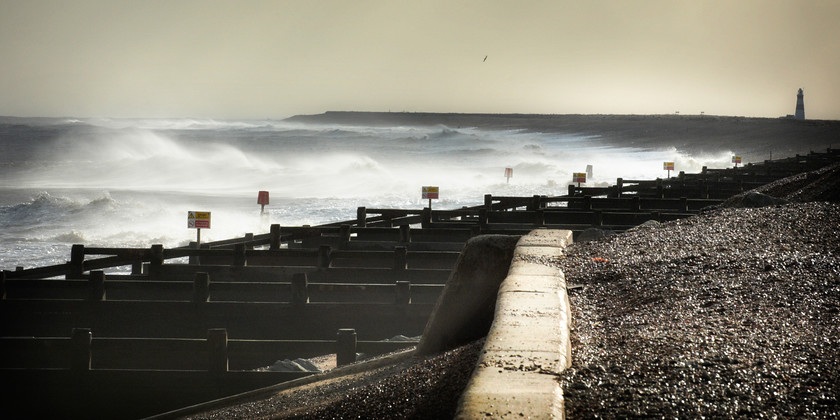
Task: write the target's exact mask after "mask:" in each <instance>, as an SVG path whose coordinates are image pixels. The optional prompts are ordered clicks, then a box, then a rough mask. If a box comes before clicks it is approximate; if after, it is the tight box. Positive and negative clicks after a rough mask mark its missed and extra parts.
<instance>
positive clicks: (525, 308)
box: [456, 229, 572, 419]
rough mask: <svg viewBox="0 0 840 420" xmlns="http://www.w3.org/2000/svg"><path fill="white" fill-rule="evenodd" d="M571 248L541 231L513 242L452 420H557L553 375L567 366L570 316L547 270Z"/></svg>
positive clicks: (561, 289) (554, 274)
mask: <svg viewBox="0 0 840 420" xmlns="http://www.w3.org/2000/svg"><path fill="white" fill-rule="evenodd" d="M571 241H572V232H571V231H568V230H547V229H539V230H535V231H532V232H531V233H530V234H528V235H526V236H523V237H522V238H520V239H519V241H518V243H517V245H516V249H515V251H514V255H513V259H512V262H511V265H510V269H509V271H508V274H507V277H506V278H505V279H504V281H503V282H502V284H501V286H500V287H499V289H498V297H497V300H496V309H495V316H494V319H493V323H492V326H491V327H490V332H489V333H488V335H487V340H486V342H485V345H484V349H483V351H482V354H481V356H480V358H479V361H478V365H477V366H476V369H475V371H474V372H473V375H472V377H471V378H470V382H469V384H468V385H467V389H466V391H465V392H464V394H463V395H462V396H461V402H460V405H459V408H458V412H457V414H456V418H459V419H478V418H481V419H487V418H493V419H504V418H516V419H521V418H529V419H562V418H564V414H563V393H562V390H561V389H560V386H559V383H558V381H557V375H558V374H559V373H560V372H562V371H563V370H564V369H566V368H567V367H569V366H570V365H571V343H570V341H569V326H570V322H571V313H570V307H569V296H568V294H567V291H566V281H565V277H564V276H563V273H562V271H560V270H559V269H558V268H556V267H553V266H551V265H550V262H551V260H552V259H555V258H558V257H560V256H562V254H563V251H564V249H565V247H566V245H568V244H570V243H571Z"/></svg>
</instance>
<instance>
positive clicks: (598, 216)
mask: <svg viewBox="0 0 840 420" xmlns="http://www.w3.org/2000/svg"><path fill="white" fill-rule="evenodd" d="M592 225H593V226H603V225H604V213H603V212H602V211H601V210H595V211H593V212H592Z"/></svg>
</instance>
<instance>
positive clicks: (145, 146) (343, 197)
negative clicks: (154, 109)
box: [0, 117, 732, 270]
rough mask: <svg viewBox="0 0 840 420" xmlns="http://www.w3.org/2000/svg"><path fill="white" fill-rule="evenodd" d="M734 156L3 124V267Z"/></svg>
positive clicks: (199, 124) (199, 126) (695, 165)
mask: <svg viewBox="0 0 840 420" xmlns="http://www.w3.org/2000/svg"><path fill="white" fill-rule="evenodd" d="M731 155H732V153H731V152H730V151H726V150H722V151H720V153H715V154H713V155H709V156H689V155H682V154H679V153H677V152H676V150H675V149H674V148H673V147H663V148H661V149H653V150H651V149H637V148H632V147H623V146H622V145H621V144H615V143H611V142H610V141H609V139H603V138H599V137H598V136H580V135H573V134H569V135H564V134H557V133H553V134H547V133H546V134H542V133H529V132H524V131H488V130H482V129H477V128H469V127H466V128H465V127H460V128H452V127H446V126H434V127H408V126H394V127H366V126H347V125H341V126H339V125H303V124H300V123H290V122H287V121H282V120H262V121H253V120H248V121H218V120H195V119H66V118H65V119H51V118H11V117H0V269H4V270H14V269H15V268H16V267H18V266H22V267H26V268H31V267H35V266H42V265H51V264H59V263H63V262H65V261H67V260H69V258H70V247H71V245H73V244H77V243H78V244H85V245H86V246H121V247H143V248H145V247H149V246H151V245H152V244H163V245H164V246H165V247H173V246H180V245H185V244H188V243H189V242H190V241H194V240H195V239H196V231H195V229H188V228H187V212H188V211H209V212H211V227H210V229H202V230H201V240H202V242H207V241H213V240H220V239H227V238H230V237H235V236H241V235H243V234H245V233H249V232H251V233H255V234H259V233H266V232H268V229H269V225H270V224H271V223H279V224H281V225H287V226H299V225H304V224H309V225H317V224H321V223H328V222H336V221H341V220H350V219H354V218H355V216H356V208H357V207H359V206H366V207H369V208H409V209H421V208H423V207H426V206H428V202H427V201H426V200H423V199H422V198H421V188H422V187H423V186H438V187H439V188H440V199H438V200H435V201H434V202H433V203H432V207H433V208H434V209H456V208H460V207H461V206H469V205H476V204H480V203H483V200H484V194H493V195H518V196H531V195H534V194H541V195H543V194H544V195H565V194H566V191H567V185H568V184H569V183H570V182H571V177H572V173H574V172H585V170H586V167H587V165H591V166H592V175H593V176H592V178H591V179H589V180H588V183H587V184H586V185H590V186H591V185H607V184H613V183H615V180H616V178H618V177H623V178H636V179H654V178H656V177H665V176H666V173H665V171H664V170H663V162H665V161H674V162H675V163H676V170H677V171H680V170H683V171H686V172H698V171H700V170H701V168H702V166H704V165H705V166H708V167H710V168H720V167H726V166H729V165H730V162H729V159H730V157H731ZM505 168H513V177H512V178H510V180H509V182H508V180H507V179H506V178H505ZM672 175H674V174H672ZM261 190H264V191H268V192H269V194H270V196H269V198H270V202H269V204H268V205H267V206H266V207H265V211H266V213H267V216H261V215H260V210H261V207H260V205H258V204H257V194H258V192H259V191H261Z"/></svg>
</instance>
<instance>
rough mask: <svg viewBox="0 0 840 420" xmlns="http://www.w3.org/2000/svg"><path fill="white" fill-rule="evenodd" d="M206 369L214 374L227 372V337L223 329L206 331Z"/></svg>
mask: <svg viewBox="0 0 840 420" xmlns="http://www.w3.org/2000/svg"><path fill="white" fill-rule="evenodd" d="M207 352H208V355H209V358H208V359H209V360H208V369H207V370H209V371H210V372H214V373H224V372H227V371H228V335H227V330H226V329H224V328H211V329H209V330H207Z"/></svg>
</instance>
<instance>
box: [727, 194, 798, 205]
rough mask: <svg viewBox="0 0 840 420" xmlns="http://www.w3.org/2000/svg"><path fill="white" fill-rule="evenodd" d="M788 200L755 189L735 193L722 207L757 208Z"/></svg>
mask: <svg viewBox="0 0 840 420" xmlns="http://www.w3.org/2000/svg"><path fill="white" fill-rule="evenodd" d="M788 203H789V201H788V200H785V199H784V198H776V197H773V196H770V195H767V194H763V193H760V192H757V191H747V192H745V193H743V194H739V195H736V196H735V197H732V198H730V199H729V200H727V201H726V202H725V203H724V207H729V208H758V207H767V206H776V205H781V204H788Z"/></svg>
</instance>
